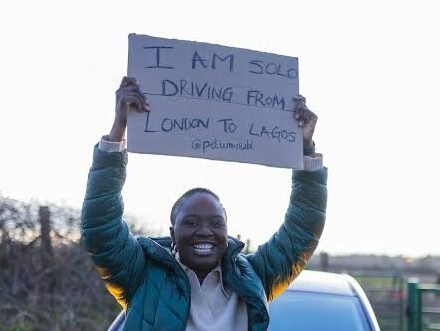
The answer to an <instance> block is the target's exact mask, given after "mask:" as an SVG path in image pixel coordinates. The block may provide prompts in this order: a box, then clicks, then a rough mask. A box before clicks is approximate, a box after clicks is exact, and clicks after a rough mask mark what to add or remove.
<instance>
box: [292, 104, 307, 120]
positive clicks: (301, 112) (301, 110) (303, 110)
mask: <svg viewBox="0 0 440 331" xmlns="http://www.w3.org/2000/svg"><path fill="white" fill-rule="evenodd" d="M308 111H310V110H309V109H308V108H307V106H306V105H305V104H304V103H302V102H298V105H296V106H295V109H294V117H295V119H296V120H300V119H304V117H305V115H306V114H307V112H308Z"/></svg>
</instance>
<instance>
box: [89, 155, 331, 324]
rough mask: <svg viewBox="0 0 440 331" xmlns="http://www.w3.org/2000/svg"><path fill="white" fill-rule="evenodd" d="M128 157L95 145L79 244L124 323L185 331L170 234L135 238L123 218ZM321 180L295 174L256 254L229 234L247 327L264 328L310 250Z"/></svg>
mask: <svg viewBox="0 0 440 331" xmlns="http://www.w3.org/2000/svg"><path fill="white" fill-rule="evenodd" d="M126 164H127V153H126V152H124V153H120V152H115V153H107V152H103V151H100V150H99V149H98V148H97V147H95V151H94V159H93V165H92V168H91V169H90V173H89V178H88V184H87V192H86V196H85V200H84V205H83V210H82V215H81V235H82V240H83V244H84V245H85V247H86V249H87V251H88V252H89V254H90V256H91V257H92V259H93V261H94V263H95V265H96V269H97V271H98V273H99V275H100V276H101V278H102V279H103V280H104V281H105V284H106V286H107V288H108V290H109V291H110V292H111V294H112V295H113V296H114V297H115V298H116V300H118V302H119V303H120V304H121V305H122V306H123V307H124V309H126V323H125V327H124V330H129V331H136V330H142V331H150V330H155V331H184V330H185V326H186V322H187V320H188V316H189V311H190V303H191V299H190V293H191V290H190V285H189V282H188V279H187V277H186V274H185V272H184V271H183V269H182V268H181V267H180V266H179V264H178V263H177V261H176V260H175V259H174V257H173V255H172V254H171V253H170V244H171V241H170V238H156V239H154V238H146V237H140V238H135V237H133V236H132V235H131V234H130V233H129V230H128V227H127V224H126V223H125V222H124V221H123V220H122V214H123V202H122V197H121V190H122V187H123V185H124V181H125V177H126ZM326 180H327V171H326V169H322V170H320V171H313V172H306V171H295V172H294V173H293V190H292V194H291V198H290V205H289V208H288V210H287V213H286V216H285V220H284V223H283V224H282V225H281V227H280V229H279V230H278V231H277V232H276V233H275V234H274V235H273V236H272V237H271V238H270V240H269V241H268V242H267V243H265V244H263V245H261V246H259V247H258V249H257V251H256V252H255V253H253V254H249V255H245V254H243V253H241V250H242V249H243V246H244V245H243V243H241V242H239V241H238V240H236V239H234V238H230V239H229V247H228V250H227V252H226V253H225V256H224V257H223V259H222V274H223V281H224V284H225V285H226V286H228V287H229V288H230V289H231V290H233V291H235V292H236V293H237V295H238V296H239V297H240V298H241V299H242V300H244V302H245V303H246V306H247V311H248V322H249V323H248V325H249V328H248V330H252V331H257V330H258V331H262V330H267V328H268V324H269V315H268V311H267V301H268V300H272V299H273V298H274V297H275V296H277V295H278V294H279V293H281V292H282V291H283V290H284V289H285V288H286V287H287V286H288V285H289V283H290V282H291V281H292V280H293V279H294V278H295V277H296V276H297V275H298V274H299V273H300V272H301V271H302V269H303V268H304V265H305V263H306V262H307V260H308V259H309V258H310V256H311V254H312V253H313V251H314V250H315V248H316V246H317V244H318V239H319V237H320V235H321V232H322V229H323V226H324V220H325V208H326V196H327V190H326ZM225 331H227V330H225ZM228 331H229V330H228Z"/></svg>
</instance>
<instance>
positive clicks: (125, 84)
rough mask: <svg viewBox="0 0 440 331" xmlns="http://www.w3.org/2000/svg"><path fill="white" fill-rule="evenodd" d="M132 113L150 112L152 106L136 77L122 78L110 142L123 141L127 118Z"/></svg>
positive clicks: (117, 92)
mask: <svg viewBox="0 0 440 331" xmlns="http://www.w3.org/2000/svg"><path fill="white" fill-rule="evenodd" d="M130 111H136V112H139V113H143V112H147V111H150V104H149V103H148V100H147V98H146V97H145V96H144V94H143V93H142V92H141V90H140V87H139V84H138V83H137V82H136V79H135V78H134V77H124V78H122V81H121V85H120V86H119V89H118V90H117V91H116V109H115V120H114V122H113V127H112V129H111V131H110V134H109V136H108V137H109V139H110V141H117V142H119V141H122V139H124V135H125V128H126V127H127V118H128V113H129V112H130Z"/></svg>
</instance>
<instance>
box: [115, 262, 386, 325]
mask: <svg viewBox="0 0 440 331" xmlns="http://www.w3.org/2000/svg"><path fill="white" fill-rule="evenodd" d="M269 315H270V324H269V331H288V330H294V331H318V330H319V331H380V328H379V324H378V322H377V319H376V316H375V314H374V311H373V309H372V308H371V305H370V302H369V301H368V298H367V296H366V295H365V293H364V291H363V290H362V288H361V286H360V285H359V283H358V282H357V281H356V280H355V279H354V278H352V277H351V276H349V275H345V274H335V273H329V272H320V271H307V270H305V271H303V272H302V273H301V274H300V275H299V277H298V278H297V279H296V280H295V281H294V282H293V283H292V284H291V285H290V286H289V288H288V289H286V291H284V292H283V293H282V294H281V295H280V296H279V297H277V298H276V299H275V300H274V301H273V302H271V304H270V305H269ZM124 318H125V315H124V312H121V313H120V314H119V315H118V317H117V318H116V319H115V321H114V322H113V323H112V325H111V326H110V328H109V329H108V331H122V329H123V327H124Z"/></svg>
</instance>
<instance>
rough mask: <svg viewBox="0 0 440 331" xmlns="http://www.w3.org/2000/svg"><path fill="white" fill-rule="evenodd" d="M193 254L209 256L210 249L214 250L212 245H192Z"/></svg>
mask: <svg viewBox="0 0 440 331" xmlns="http://www.w3.org/2000/svg"><path fill="white" fill-rule="evenodd" d="M193 248H194V252H195V253H196V254H199V255H209V254H211V253H212V249H213V248H214V245H213V244H209V243H203V244H194V245H193Z"/></svg>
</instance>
